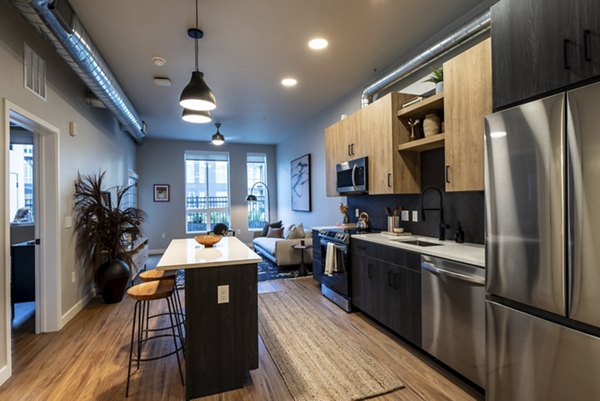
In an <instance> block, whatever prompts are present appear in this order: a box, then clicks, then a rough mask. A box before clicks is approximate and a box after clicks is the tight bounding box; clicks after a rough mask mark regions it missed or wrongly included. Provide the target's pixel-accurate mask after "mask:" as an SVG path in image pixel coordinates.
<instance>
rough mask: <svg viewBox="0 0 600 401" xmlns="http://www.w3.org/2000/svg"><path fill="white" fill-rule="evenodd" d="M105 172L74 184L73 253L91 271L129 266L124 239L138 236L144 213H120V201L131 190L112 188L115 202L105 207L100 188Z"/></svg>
mask: <svg viewBox="0 0 600 401" xmlns="http://www.w3.org/2000/svg"><path fill="white" fill-rule="evenodd" d="M105 174H106V172H105V171H103V172H99V173H98V174H89V175H81V174H79V173H77V180H76V181H75V194H74V195H73V198H74V201H75V205H74V207H73V214H74V221H75V224H74V232H75V236H76V240H75V253H76V255H77V258H78V259H79V261H80V262H81V263H82V265H83V266H92V267H93V268H94V269H95V268H96V267H98V266H100V265H101V264H103V263H105V262H107V261H108V262H113V261H115V260H116V259H121V260H123V261H124V262H125V263H127V264H128V265H130V266H131V263H132V260H131V255H130V254H129V253H128V252H127V242H126V241H125V237H126V236H127V234H129V236H130V238H135V237H136V236H138V235H139V234H140V233H141V225H142V223H143V222H144V221H145V220H146V217H147V215H146V213H145V212H144V211H143V210H141V209H138V208H134V207H128V208H125V209H121V206H122V202H123V199H124V197H125V195H126V194H127V192H128V191H129V190H130V189H131V187H132V186H117V187H114V189H115V192H116V202H115V204H114V205H107V204H106V202H105V200H104V198H103V194H104V193H106V192H107V190H106V189H103V188H102V184H103V181H104V176H105Z"/></svg>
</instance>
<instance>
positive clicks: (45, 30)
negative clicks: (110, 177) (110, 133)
mask: <svg viewBox="0 0 600 401" xmlns="http://www.w3.org/2000/svg"><path fill="white" fill-rule="evenodd" d="M10 1H11V3H12V4H13V5H14V6H15V7H16V8H17V9H18V10H19V11H20V12H21V14H22V15H23V16H24V17H25V18H26V19H27V20H28V21H29V22H30V23H31V24H32V25H33V26H34V28H35V29H37V30H38V31H39V32H40V33H41V34H42V35H43V36H45V37H46V38H47V39H48V40H50V42H51V43H52V45H53V46H54V47H55V48H56V50H57V52H58V54H60V56H61V57H62V58H63V59H64V60H65V61H66V62H67V64H69V66H71V68H72V69H73V70H74V71H75V72H76V73H77V75H79V77H80V78H81V79H82V80H83V82H84V83H85V84H86V85H87V86H88V88H89V89H90V90H91V91H92V92H93V93H94V94H95V95H96V96H97V97H98V99H100V100H101V101H102V103H104V104H105V105H106V107H107V108H108V109H109V110H110V111H112V112H113V114H114V115H115V117H116V118H117V120H118V121H119V123H120V125H121V128H122V129H123V130H125V131H127V132H128V133H129V134H130V135H131V136H132V137H133V138H134V139H135V141H136V142H137V143H142V140H143V138H144V136H145V135H146V133H145V131H146V124H145V123H144V122H143V121H142V120H141V119H140V117H139V116H138V114H137V113H136V111H135V110H134V108H133V105H132V104H131V102H130V101H129V99H128V98H127V96H126V95H125V92H123V90H122V89H121V87H120V86H119V83H118V82H117V80H116V78H115V77H114V75H113V74H112V72H111V71H110V69H109V68H108V66H107V64H106V62H104V60H103V59H102V56H101V55H100V52H99V51H98V49H97V48H96V47H95V46H94V44H93V43H92V41H91V39H90V37H89V36H88V35H87V33H86V32H85V29H84V28H83V26H82V25H81V23H80V22H79V19H77V16H76V15H75V12H74V11H73V9H72V8H71V5H70V4H69V3H68V1H66V0H10Z"/></svg>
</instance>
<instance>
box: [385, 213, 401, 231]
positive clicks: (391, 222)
mask: <svg viewBox="0 0 600 401" xmlns="http://www.w3.org/2000/svg"><path fill="white" fill-rule="evenodd" d="M387 219H388V220H387V221H388V226H387V230H388V232H390V233H391V232H394V228H398V227H400V216H388V218H387Z"/></svg>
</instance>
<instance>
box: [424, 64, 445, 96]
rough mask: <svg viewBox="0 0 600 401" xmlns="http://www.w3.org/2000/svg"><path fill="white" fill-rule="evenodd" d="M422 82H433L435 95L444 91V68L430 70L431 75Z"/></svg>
mask: <svg viewBox="0 0 600 401" xmlns="http://www.w3.org/2000/svg"><path fill="white" fill-rule="evenodd" d="M423 82H433V83H434V84H435V93H436V94H437V93H440V92H443V91H444V67H443V66H442V67H440V68H432V69H431V75H430V76H429V78H428V79H426V80H425V81H423Z"/></svg>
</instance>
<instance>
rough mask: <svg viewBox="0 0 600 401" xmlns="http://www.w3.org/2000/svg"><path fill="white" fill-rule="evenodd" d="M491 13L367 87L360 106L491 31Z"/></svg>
mask: <svg viewBox="0 0 600 401" xmlns="http://www.w3.org/2000/svg"><path fill="white" fill-rule="evenodd" d="M490 24H491V19H490V11H489V10H488V11H486V12H485V13H483V14H481V15H480V16H478V17H477V18H475V19H473V20H472V21H471V22H469V23H468V24H466V25H464V26H462V27H461V28H459V29H458V30H456V31H454V32H453V33H452V34H450V36H448V37H446V38H445V39H443V40H442V41H441V42H438V43H436V44H435V45H433V46H431V47H430V48H429V49H427V50H425V51H423V52H422V53H420V54H419V55H417V56H416V57H414V58H413V59H411V60H410V61H408V62H406V63H404V64H402V65H401V66H400V67H398V68H397V69H396V70H394V71H392V72H391V73H389V74H388V75H386V76H385V77H383V78H381V79H380V80H378V81H376V82H374V83H372V84H371V85H369V86H367V87H366V88H365V89H364V90H363V91H362V94H361V96H360V106H361V108H365V107H367V106H368V105H369V103H371V102H372V101H373V96H374V95H375V94H377V93H379V92H381V91H383V90H385V89H387V88H389V87H390V86H392V85H394V84H396V83H397V82H399V81H400V80H402V79H404V78H406V77H407V76H409V75H411V74H412V73H414V72H416V71H418V70H419V69H421V68H422V67H424V66H426V65H428V64H429V63H432V62H433V61H435V60H437V59H439V58H440V57H442V56H444V55H445V54H446V53H448V52H450V51H452V50H454V49H456V48H457V47H458V46H460V45H461V44H463V43H465V42H466V41H467V40H470V39H473V38H475V37H477V36H479V35H481V34H482V33H484V32H486V31H488V30H489V29H490Z"/></svg>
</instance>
